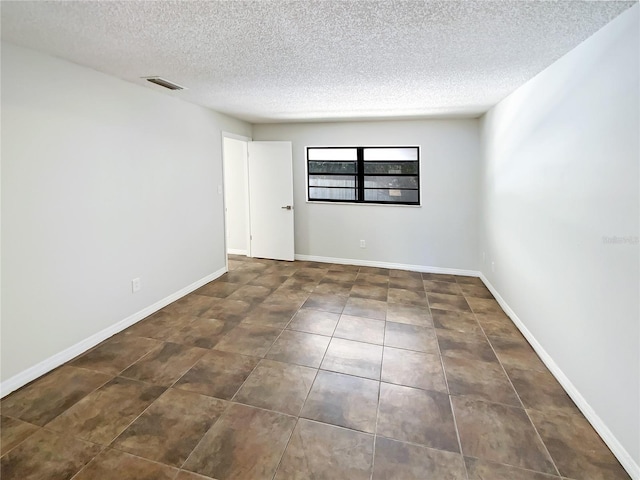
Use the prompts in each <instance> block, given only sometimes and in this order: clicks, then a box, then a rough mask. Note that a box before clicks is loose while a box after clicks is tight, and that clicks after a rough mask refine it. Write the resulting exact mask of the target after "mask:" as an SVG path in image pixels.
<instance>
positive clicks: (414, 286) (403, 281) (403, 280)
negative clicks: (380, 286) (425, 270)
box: [389, 276, 424, 291]
mask: <svg viewBox="0 0 640 480" xmlns="http://www.w3.org/2000/svg"><path fill="white" fill-rule="evenodd" d="M389 288H403V289H405V290H419V291H422V290H424V285H423V284H422V277H420V278H411V277H395V276H394V277H392V276H389Z"/></svg>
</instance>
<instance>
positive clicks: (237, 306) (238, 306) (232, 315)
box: [200, 297, 255, 322]
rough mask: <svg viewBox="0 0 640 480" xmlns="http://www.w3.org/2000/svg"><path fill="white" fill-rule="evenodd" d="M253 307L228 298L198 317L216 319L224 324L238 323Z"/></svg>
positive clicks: (252, 304) (253, 304)
mask: <svg viewBox="0 0 640 480" xmlns="http://www.w3.org/2000/svg"><path fill="white" fill-rule="evenodd" d="M254 307H255V303H250V302H245V301H243V300H236V299H233V298H231V297H228V298H223V299H220V300H218V301H217V302H216V303H214V304H213V305H212V306H211V308H209V309H208V310H206V311H204V312H203V313H201V314H200V316H202V317H207V318H217V319H218V320H224V321H226V322H239V321H241V320H242V319H243V318H244V317H245V316H246V315H247V313H249V312H250V311H251V309H252V308H254Z"/></svg>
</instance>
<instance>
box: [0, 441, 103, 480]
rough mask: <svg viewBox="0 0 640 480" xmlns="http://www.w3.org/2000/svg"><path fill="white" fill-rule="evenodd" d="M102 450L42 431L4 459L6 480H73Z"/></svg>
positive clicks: (1, 469) (1, 467)
mask: <svg viewBox="0 0 640 480" xmlns="http://www.w3.org/2000/svg"><path fill="white" fill-rule="evenodd" d="M101 449H102V447H100V446H99V445H95V444H93V443H89V442H84V441H82V440H79V439H77V438H71V437H68V436H63V435H58V434H56V433H53V432H49V431H47V430H44V429H43V430H40V431H38V432H36V433H34V434H33V435H31V436H30V437H29V438H27V439H26V440H25V441H24V442H22V443H21V444H20V445H18V446H17V447H15V448H14V449H13V450H11V451H10V452H9V453H8V454H6V455H4V456H3V457H2V461H1V464H0V478H2V480H14V479H15V480H27V479H29V480H59V479H60V480H62V479H69V478H71V477H73V475H74V474H75V473H76V472H78V471H79V470H80V469H81V468H82V467H83V466H84V465H85V464H86V463H88V462H89V461H90V460H91V459H92V458H93V457H95V456H96V455H97V454H98V453H100V450H101Z"/></svg>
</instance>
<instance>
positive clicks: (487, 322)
mask: <svg viewBox="0 0 640 480" xmlns="http://www.w3.org/2000/svg"><path fill="white" fill-rule="evenodd" d="M476 318H477V319H478V322H479V323H480V325H481V326H482V329H483V330H484V332H485V333H486V334H487V336H490V337H505V338H512V339H514V340H519V341H525V342H526V340H525V339H524V337H523V336H522V334H521V333H520V330H518V327H516V326H515V324H514V323H513V322H512V321H511V319H510V318H509V317H507V316H506V315H505V314H504V313H500V314H482V313H477V314H476Z"/></svg>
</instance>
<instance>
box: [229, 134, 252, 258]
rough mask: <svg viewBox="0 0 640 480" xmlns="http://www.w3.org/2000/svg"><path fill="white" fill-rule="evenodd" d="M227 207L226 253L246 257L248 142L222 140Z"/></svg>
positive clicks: (230, 139)
mask: <svg viewBox="0 0 640 480" xmlns="http://www.w3.org/2000/svg"><path fill="white" fill-rule="evenodd" d="M223 152H224V153H223V163H224V207H225V209H226V222H227V223H226V228H227V252H228V253H232V254H244V255H246V254H247V237H248V226H247V224H248V205H247V195H248V193H247V189H248V183H249V182H248V178H247V142H245V141H241V140H237V139H234V138H227V137H225V138H224V139H223Z"/></svg>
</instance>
